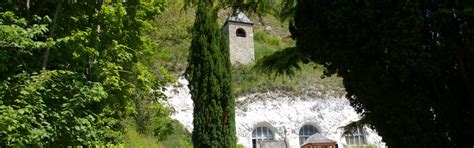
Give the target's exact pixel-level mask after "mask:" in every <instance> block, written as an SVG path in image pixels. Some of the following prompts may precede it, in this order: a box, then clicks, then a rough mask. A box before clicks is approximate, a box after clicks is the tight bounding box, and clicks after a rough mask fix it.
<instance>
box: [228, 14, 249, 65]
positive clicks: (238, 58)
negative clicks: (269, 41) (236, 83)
mask: <svg viewBox="0 0 474 148" xmlns="http://www.w3.org/2000/svg"><path fill="white" fill-rule="evenodd" d="M224 31H225V33H226V34H227V35H228V39H229V51H230V61H231V63H232V64H233V65H235V64H244V65H246V64H251V63H252V62H253V61H254V60H255V52H254V41H253V23H252V22H251V21H250V20H249V19H248V18H247V16H245V14H244V13H242V12H239V13H237V15H235V16H231V17H229V18H228V19H227V21H226V22H225V24H224ZM239 31H240V32H239ZM239 33H240V34H239Z"/></svg>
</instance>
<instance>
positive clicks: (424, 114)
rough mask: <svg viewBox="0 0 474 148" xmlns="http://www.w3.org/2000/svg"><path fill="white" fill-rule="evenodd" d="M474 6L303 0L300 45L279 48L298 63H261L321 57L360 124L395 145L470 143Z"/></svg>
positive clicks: (297, 29)
mask: <svg viewBox="0 0 474 148" xmlns="http://www.w3.org/2000/svg"><path fill="white" fill-rule="evenodd" d="M473 7H474V3H473V2H471V1H469V2H468V1H458V0H448V1H437V0H433V1H410V0H376V1H361V0H354V1H351V0H349V1H348V0H318V1H314V0H299V1H298V3H297V7H296V13H295V15H294V16H295V18H294V23H295V25H294V26H291V27H290V31H291V32H292V34H293V36H295V37H296V41H297V48H290V49H286V50H285V51H282V52H279V53H290V54H292V55H293V56H292V57H299V58H298V59H299V60H294V59H293V60H284V61H275V59H279V58H278V57H277V56H278V55H279V54H275V55H274V56H273V57H272V58H268V59H267V60H265V61H262V62H260V66H262V67H263V69H264V70H269V69H282V68H291V67H297V64H295V63H296V62H301V61H303V62H316V63H319V64H322V65H324V66H325V67H326V68H327V70H326V72H327V74H328V75H330V74H338V75H339V76H342V77H343V78H344V86H345V88H346V90H347V97H348V98H349V100H350V102H351V104H352V106H354V107H355V108H356V110H357V111H358V112H359V113H361V114H362V116H363V120H362V121H364V122H365V123H367V124H369V125H371V126H373V127H374V128H375V129H377V131H378V132H379V134H380V135H381V136H382V137H383V140H384V141H385V142H387V144H388V146H390V147H472V145H473V141H472V140H470V139H469V137H474V128H473V127H472V126H471V125H474V95H473V92H474V90H473V84H474V79H473V78H474V60H473V59H472V57H473V56H474V55H473V54H474V49H473V47H474V44H473V41H472V40H473V39H474V36H473V35H474V28H473V27H474V24H473V23H474V16H473V14H474V13H473ZM280 56H281V54H280ZM285 56H288V55H285ZM282 59H285V58H282ZM275 62H283V63H285V64H273V65H271V64H272V63H275ZM280 72H287V71H285V70H280Z"/></svg>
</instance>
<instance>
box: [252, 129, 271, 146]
mask: <svg viewBox="0 0 474 148" xmlns="http://www.w3.org/2000/svg"><path fill="white" fill-rule="evenodd" d="M273 137H274V136H273V132H272V131H271V130H270V129H269V128H267V127H264V126H260V127H257V128H255V129H254V130H253V131H252V148H260V143H261V142H262V141H265V140H273Z"/></svg>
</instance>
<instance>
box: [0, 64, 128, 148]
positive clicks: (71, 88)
mask: <svg viewBox="0 0 474 148" xmlns="http://www.w3.org/2000/svg"><path fill="white" fill-rule="evenodd" d="M107 96H108V95H107V92H106V91H105V90H104V88H103V87H102V86H101V84H100V83H97V82H90V81H87V80H85V79H84V78H83V77H81V75H80V74H77V73H74V72H70V71H42V72H41V73H33V74H28V73H20V74H18V75H15V76H13V77H9V78H7V80H4V81H3V82H2V83H1V87H0V98H1V101H0V112H1V116H0V131H1V132H0V139H2V141H3V142H5V143H4V144H6V145H17V144H19V145H30V144H34V145H56V146H67V145H81V144H87V145H91V144H106V142H107V141H109V140H107V139H116V138H117V137H118V136H119V135H120V133H119V130H118V129H117V125H116V123H117V122H118V120H117V119H114V118H111V117H110V116H108V114H110V113H111V112H113V111H112V110H110V108H105V107H103V106H101V105H100V102H102V101H103V100H105V99H106V98H107ZM109 142H113V141H109Z"/></svg>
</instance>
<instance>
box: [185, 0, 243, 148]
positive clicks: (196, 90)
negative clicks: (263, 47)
mask: <svg viewBox="0 0 474 148" xmlns="http://www.w3.org/2000/svg"><path fill="white" fill-rule="evenodd" d="M216 5H217V3H215V2H212V1H201V2H200V3H198V4H197V9H196V20H195V23H194V30H193V37H192V42H191V47H190V53H189V60H188V63H189V66H188V68H187V69H186V78H187V79H188V80H189V81H190V83H189V88H190V90H191V95H192V100H193V102H194V113H193V116H194V120H193V125H194V130H193V133H192V139H193V145H194V147H198V148H200V147H202V148H208V147H213V148H217V147H235V146H236V137H235V136H236V133H235V100H234V97H233V95H232V88H231V86H232V84H231V81H232V79H231V73H230V71H231V69H230V68H231V65H230V60H229V50H228V47H227V46H228V45H227V40H226V37H225V36H224V35H223V32H222V31H221V29H220V26H219V24H218V22H217V12H218V7H217V6H216Z"/></svg>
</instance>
